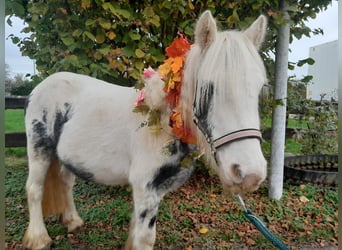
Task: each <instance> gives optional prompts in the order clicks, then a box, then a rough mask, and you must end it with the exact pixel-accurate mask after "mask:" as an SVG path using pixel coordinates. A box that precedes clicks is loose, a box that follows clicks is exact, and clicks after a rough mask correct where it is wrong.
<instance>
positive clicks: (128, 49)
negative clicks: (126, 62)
mask: <svg viewBox="0 0 342 250" xmlns="http://www.w3.org/2000/svg"><path fill="white" fill-rule="evenodd" d="M122 52H123V54H124V55H125V56H127V57H132V56H134V51H133V49H132V47H130V46H126V47H124V48H123V49H122Z"/></svg>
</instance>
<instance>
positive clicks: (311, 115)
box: [297, 99, 338, 154]
mask: <svg viewBox="0 0 342 250" xmlns="http://www.w3.org/2000/svg"><path fill="white" fill-rule="evenodd" d="M317 104H318V105H317ZM303 108H304V114H303V117H302V119H303V120H305V121H306V122H305V123H306V126H307V129H301V130H298V132H297V138H298V139H299V140H300V143H301V152H302V153H303V154H336V153H337V151H338V144H337V140H336V138H337V135H338V117H337V105H336V104H334V103H332V102H328V101H326V102H325V101H320V102H319V103H317V102H315V101H312V100H306V99H305V100H304V101H303Z"/></svg>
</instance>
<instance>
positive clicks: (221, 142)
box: [180, 11, 267, 194]
mask: <svg viewBox="0 0 342 250" xmlns="http://www.w3.org/2000/svg"><path fill="white" fill-rule="evenodd" d="M266 26H267V20H266V18H265V17H264V16H260V17H259V18H258V19H257V20H256V21H255V22H254V23H253V24H252V25H251V26H250V27H249V28H248V29H247V30H245V31H242V32H239V31H224V32H218V31H217V28H216V22H215V20H214V18H213V17H212V15H211V13H210V12H209V11H206V12H204V13H203V14H202V15H201V17H200V18H199V20H198V22H197V25H196V29H195V44H194V46H193V47H192V49H191V50H190V51H189V54H188V56H187V61H186V64H185V70H184V78H183V84H182V91H181V98H180V104H181V106H182V108H183V112H184V113H183V116H184V120H185V125H186V126H188V127H190V128H191V129H192V130H193V131H194V130H196V131H197V138H198V140H199V145H200V146H201V147H202V149H203V150H204V152H205V154H206V158H207V159H208V160H209V161H210V163H211V165H214V166H216V169H217V172H218V174H219V177H220V180H221V182H222V184H223V187H224V189H225V190H227V191H228V192H230V193H232V194H238V193H244V192H248V191H253V190H256V189H257V188H258V187H259V185H260V184H261V182H262V181H264V179H265V178H266V165H267V163H266V160H265V158H264V156H263V154H262V151H261V146H260V139H261V135H260V132H259V128H260V123H259V112H258V99H259V93H260V91H261V89H262V86H263V85H264V84H265V83H266V81H267V80H266V73H265V68H264V65H263V61H262V59H261V57H260V55H259V54H258V49H259V48H260V46H261V43H262V42H263V39H264V35H265V32H266ZM193 119H194V120H195V123H194V122H193Z"/></svg>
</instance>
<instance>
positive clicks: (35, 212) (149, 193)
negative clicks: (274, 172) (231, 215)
mask: <svg viewBox="0 0 342 250" xmlns="http://www.w3.org/2000/svg"><path fill="white" fill-rule="evenodd" d="M266 28H267V19H266V17H265V16H263V15H261V16H260V17H258V19H257V20H256V21H254V23H253V24H252V25H251V26H249V27H248V28H247V29H246V30H244V31H236V30H232V31H218V30H217V27H216V21H215V19H214V18H213V16H212V15H211V13H210V11H205V12H204V13H202V15H201V16H200V17H199V19H198V21H197V24H196V27H195V33H194V45H193V46H192V47H191V49H190V51H189V52H188V54H187V56H186V61H185V65H184V72H183V83H182V88H181V94H180V99H179V103H180V105H181V107H182V117H183V121H184V126H185V127H186V128H188V129H190V130H191V131H193V133H195V134H196V135H197V142H198V143H197V150H199V151H201V152H203V153H204V154H205V157H206V159H207V160H208V162H209V163H210V165H211V166H212V167H213V169H214V170H216V172H217V174H218V176H219V178H220V181H221V183H222V186H223V189H224V191H226V192H227V193H229V194H232V195H236V194H243V193H245V192H251V191H254V190H256V189H257V188H258V187H259V185H260V184H261V183H262V182H263V181H264V180H265V178H266V165H267V163H266V160H265V158H264V156H263V154H262V151H261V146H260V139H261V134H260V131H259V128H260V124H259V114H258V96H259V92H260V90H261V88H262V86H263V85H264V84H265V83H266V81H267V80H266V73H265V68H264V65H263V62H262V59H261V57H260V55H259V54H258V50H259V48H260V46H261V44H262V42H263V40H264V36H265V33H266ZM145 88H146V90H145V93H146V94H145V99H146V102H147V103H149V105H151V106H153V107H154V108H158V110H159V111H160V113H161V116H160V127H161V128H160V130H159V132H158V133H154V132H152V131H151V129H150V128H149V127H148V126H145V124H146V116H144V115H142V114H140V113H134V112H132V110H133V109H134V107H135V102H136V100H137V98H138V95H139V93H138V92H137V91H136V89H134V88H130V87H122V86H118V85H113V84H110V83H107V82H104V81H101V80H97V79H95V78H91V77H89V76H85V75H79V74H75V73H68V72H59V73H55V74H53V75H51V76H49V77H47V78H46V79H45V80H44V81H42V82H41V83H40V84H39V85H38V86H37V87H36V88H35V89H34V90H33V91H32V93H31V94H30V96H29V97H28V100H27V107H26V113H25V127H26V134H27V152H28V165H29V173H28V178H27V182H26V192H27V201H28V208H29V225H28V228H27V230H26V232H25V235H24V238H23V246H24V247H26V248H29V249H43V248H46V247H49V245H50V244H51V242H52V240H51V238H50V236H49V235H48V232H47V230H46V227H45V224H44V219H43V216H46V215H50V214H60V216H61V222H62V223H63V224H64V225H65V226H66V227H67V229H68V231H69V232H72V231H74V230H76V229H78V228H79V227H81V226H82V225H83V224H84V223H83V220H82V219H81V218H80V216H79V214H78V212H77V210H76V206H75V203H74V199H73V193H72V188H73V185H74V182H75V178H76V176H77V177H80V178H81V179H84V180H86V181H94V182H97V183H101V184H105V185H126V184H129V185H131V187H132V195H133V206H134V207H133V212H132V218H131V222H130V231H129V236H128V239H127V241H126V243H125V249H153V246H154V242H155V238H156V219H157V213H158V206H159V203H160V201H161V200H162V198H163V197H164V196H165V195H166V194H167V193H169V192H170V191H175V190H177V188H179V187H180V186H181V185H183V184H184V183H185V182H186V181H187V180H188V179H189V178H190V176H191V174H192V171H193V169H194V166H193V165H194V164H193V162H192V161H190V163H188V166H185V167H184V166H182V162H183V159H184V158H185V157H187V156H188V155H189V154H190V153H192V151H193V150H195V147H194V146H193V145H190V144H188V143H185V142H183V141H181V140H179V139H178V138H177V137H176V136H175V135H174V134H173V133H172V131H171V128H170V126H169V119H170V118H169V117H170V112H172V110H170V107H169V105H168V104H167V103H166V102H165V100H164V98H165V92H164V91H163V81H162V80H161V79H160V77H158V75H155V76H153V77H151V78H150V79H149V80H147V81H146V87H145Z"/></svg>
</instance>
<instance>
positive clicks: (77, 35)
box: [72, 29, 83, 37]
mask: <svg viewBox="0 0 342 250" xmlns="http://www.w3.org/2000/svg"><path fill="white" fill-rule="evenodd" d="M82 33H83V31H82V30H81V29H76V30H74V32H72V36H75V37H79V36H80V35H82Z"/></svg>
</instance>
